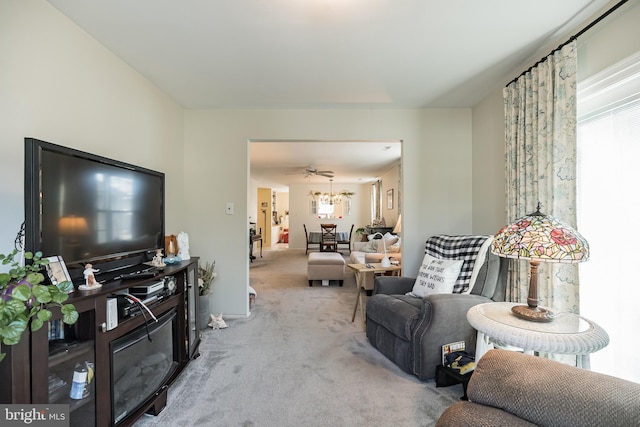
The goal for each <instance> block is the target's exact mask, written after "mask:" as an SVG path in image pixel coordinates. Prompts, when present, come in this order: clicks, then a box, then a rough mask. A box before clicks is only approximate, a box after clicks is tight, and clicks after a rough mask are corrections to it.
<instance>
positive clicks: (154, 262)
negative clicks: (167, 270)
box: [151, 249, 166, 267]
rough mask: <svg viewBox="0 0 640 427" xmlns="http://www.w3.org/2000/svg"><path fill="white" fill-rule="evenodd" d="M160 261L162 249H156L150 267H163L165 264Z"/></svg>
mask: <svg viewBox="0 0 640 427" xmlns="http://www.w3.org/2000/svg"><path fill="white" fill-rule="evenodd" d="M162 259H163V256H162V249H156V254H155V256H154V257H153V259H152V260H151V265H152V266H154V267H165V266H166V264H165V263H164V261H163V260H162Z"/></svg>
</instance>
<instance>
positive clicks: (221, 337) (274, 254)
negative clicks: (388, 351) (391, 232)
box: [135, 249, 462, 427]
mask: <svg viewBox="0 0 640 427" xmlns="http://www.w3.org/2000/svg"><path fill="white" fill-rule="evenodd" d="M250 277H251V286H253V287H254V289H255V290H256V292H257V294H258V295H257V297H256V300H255V304H254V305H253V308H252V314H251V316H250V317H249V318H245V319H226V320H227V323H228V325H229V327H228V328H227V329H223V330H212V329H207V330H204V331H203V334H202V344H201V346H200V351H201V354H202V355H201V356H200V357H199V358H198V359H196V360H194V361H193V362H191V364H190V365H189V366H188V367H187V369H186V370H185V371H184V372H183V373H182V375H181V376H180V377H179V378H178V380H177V381H176V382H175V383H174V384H173V386H172V387H171V388H170V389H169V395H168V403H167V407H166V408H165V409H164V411H162V412H161V413H160V415H158V416H157V417H153V416H149V415H147V416H144V417H143V418H141V419H140V420H139V421H138V422H137V423H136V424H135V426H136V427H147V426H184V427H187V426H189V427H191V426H244V427H250V426H269V427H271V426H397V427H401V426H431V425H433V424H434V423H435V420H437V418H438V417H439V416H440V414H441V413H442V411H444V409H445V408H446V407H447V406H449V405H450V404H451V403H454V402H456V401H458V399H459V397H460V396H461V395H462V386H460V385H456V386H453V387H446V388H436V387H435V384H434V382H433V381H428V382H421V381H419V380H418V379H417V378H416V377H414V376H412V375H408V374H405V373H404V372H402V371H401V370H400V369H398V368H397V367H396V366H395V365H394V364H393V363H391V362H389V361H388V360H387V359H386V358H385V357H384V356H382V355H381V354H380V353H379V352H378V351H377V350H375V349H374V348H372V347H371V346H370V345H369V342H368V341H367V338H366V336H365V333H364V329H363V325H362V322H361V320H360V317H359V314H358V317H356V321H355V322H354V323H352V322H351V314H352V312H353V305H354V302H355V296H356V289H355V279H354V277H353V274H352V273H348V274H347V277H346V280H345V283H344V286H343V287H339V286H338V285H337V282H336V283H335V284H334V283H333V282H332V283H331V285H330V286H328V287H323V286H321V285H320V282H316V284H314V286H313V287H309V286H308V282H307V277H306V256H305V254H304V250H295V249H283V250H268V251H265V252H264V257H263V258H258V259H256V260H255V261H254V262H253V263H252V264H251V270H250ZM213 292H215V283H214V290H213ZM216 314H218V313H216Z"/></svg>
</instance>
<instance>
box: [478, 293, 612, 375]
mask: <svg viewBox="0 0 640 427" xmlns="http://www.w3.org/2000/svg"><path fill="white" fill-rule="evenodd" d="M521 304H522V303H514V302H492V303H486V304H479V305H476V306H473V307H471V308H470V309H469V311H468V312H467V320H469V323H470V324H471V326H473V327H474V328H475V329H476V330H477V331H478V340H477V343H476V359H477V360H479V359H480V358H481V357H482V355H484V353H486V352H487V351H488V350H489V349H491V348H492V347H493V344H492V342H495V343H496V344H498V345H500V344H502V345H504V344H506V345H509V346H513V347H517V348H521V349H523V350H524V351H525V352H528V353H532V352H534V351H538V352H545V353H555V354H575V355H578V356H580V362H581V365H582V367H583V368H585V369H589V368H590V363H589V354H590V353H594V352H596V351H598V350H601V349H603V348H604V347H606V346H607V345H608V344H609V335H608V334H607V333H606V331H605V330H604V329H602V328H601V327H600V326H598V325H597V324H596V323H594V322H592V321H591V320H589V319H586V318H584V317H582V316H578V315H576V314H573V313H559V314H558V315H557V316H556V317H555V318H554V319H553V321H551V322H548V323H542V322H532V321H528V320H523V319H520V318H518V317H516V316H515V315H513V314H512V313H511V307H513V306H514V305H521Z"/></svg>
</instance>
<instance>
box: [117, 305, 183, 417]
mask: <svg viewBox="0 0 640 427" xmlns="http://www.w3.org/2000/svg"><path fill="white" fill-rule="evenodd" d="M176 332H177V315H176V310H175V309H173V310H171V311H169V312H168V313H166V314H164V315H162V316H160V317H158V321H157V322H152V323H149V324H147V325H143V326H141V327H139V328H137V329H135V330H133V331H132V332H130V333H128V334H127V335H125V336H123V337H120V338H118V339H116V340H113V341H112V342H111V343H110V349H111V408H112V421H113V424H118V423H119V422H120V421H122V420H123V419H124V418H126V417H127V416H128V415H129V414H131V413H133V412H135V411H136V410H137V409H138V408H139V407H140V406H141V405H142V404H143V403H144V402H145V401H146V400H147V399H148V398H149V397H150V396H152V395H153V394H154V393H155V392H156V391H158V390H159V389H160V387H161V386H162V385H163V384H164V383H165V381H166V379H167V378H168V377H169V376H170V375H171V374H172V373H173V372H174V370H175V369H176V367H177V365H178V362H177V357H178V354H177V349H176V345H175V344H174V335H175V334H176Z"/></svg>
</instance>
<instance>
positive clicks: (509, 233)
mask: <svg viewBox="0 0 640 427" xmlns="http://www.w3.org/2000/svg"><path fill="white" fill-rule="evenodd" d="M491 252H493V253H494V254H496V255H498V256H500V257H504V258H516V259H526V260H529V264H530V266H531V278H530V280H529V295H528V297H527V305H516V306H514V307H513V308H512V309H511V311H512V312H513V314H514V315H516V316H517V317H519V318H521V319H525V320H530V321H533V322H550V321H552V320H553V313H552V312H550V311H549V310H547V309H544V308H541V307H538V266H539V265H540V262H566V263H575V262H582V261H586V260H587V259H589V244H588V243H587V241H586V240H585V238H584V237H582V236H581V235H580V233H578V232H577V231H576V230H574V229H573V228H572V227H570V226H569V225H567V224H565V223H563V222H561V221H559V220H557V219H555V218H554V217H552V216H550V215H545V214H543V213H541V212H540V203H538V207H537V210H536V211H535V212H534V213H532V214H529V215H526V216H525V217H523V218H520V219H518V220H517V221H515V222H514V223H513V224H510V225H507V226H505V227H504V228H502V229H501V230H500V231H499V232H498V233H497V234H496V235H495V236H494V238H493V242H492V243H491Z"/></svg>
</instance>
